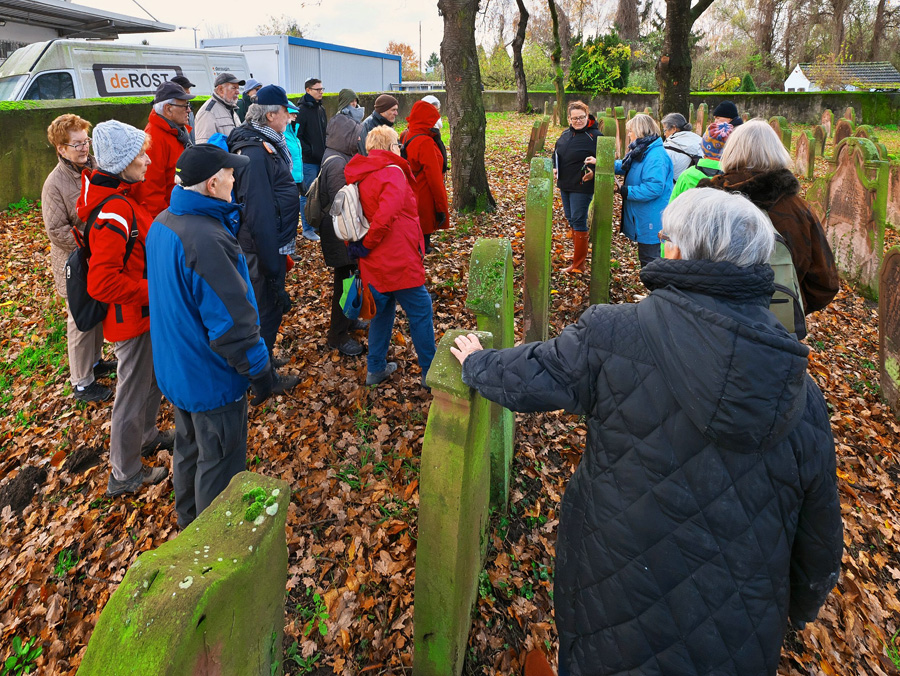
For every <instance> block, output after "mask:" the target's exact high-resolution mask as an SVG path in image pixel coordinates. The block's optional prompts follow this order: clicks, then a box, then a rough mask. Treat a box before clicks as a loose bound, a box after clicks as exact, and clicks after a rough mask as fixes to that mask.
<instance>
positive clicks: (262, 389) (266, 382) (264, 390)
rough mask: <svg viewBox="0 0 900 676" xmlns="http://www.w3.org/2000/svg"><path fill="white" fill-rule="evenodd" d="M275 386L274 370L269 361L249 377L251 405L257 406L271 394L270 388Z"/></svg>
mask: <svg viewBox="0 0 900 676" xmlns="http://www.w3.org/2000/svg"><path fill="white" fill-rule="evenodd" d="M274 386H275V370H274V369H273V368H272V365H271V363H270V364H267V365H266V368H265V369H263V370H262V372H260V373H258V374H257V375H255V376H253V377H252V378H250V391H251V392H252V393H253V398H252V399H251V400H250V405H251V406H259V405H260V404H261V403H263V402H264V401H265V400H266V399H268V398H269V397H270V396H272V388H273V387H274Z"/></svg>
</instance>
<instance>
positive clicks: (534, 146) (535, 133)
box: [525, 120, 541, 164]
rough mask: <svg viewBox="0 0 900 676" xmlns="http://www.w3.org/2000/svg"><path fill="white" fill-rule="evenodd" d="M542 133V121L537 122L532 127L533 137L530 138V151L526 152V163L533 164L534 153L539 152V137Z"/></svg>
mask: <svg viewBox="0 0 900 676" xmlns="http://www.w3.org/2000/svg"><path fill="white" fill-rule="evenodd" d="M540 133H541V121H540V120H535V121H534V124H533V125H531V136H530V137H529V138H528V149H527V150H526V151H525V163H526V164H528V163H529V162H531V158H532V157H534V153H535V151H536V150H537V143H538V136H539V135H540Z"/></svg>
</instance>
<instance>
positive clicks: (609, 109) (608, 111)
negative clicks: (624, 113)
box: [603, 106, 616, 119]
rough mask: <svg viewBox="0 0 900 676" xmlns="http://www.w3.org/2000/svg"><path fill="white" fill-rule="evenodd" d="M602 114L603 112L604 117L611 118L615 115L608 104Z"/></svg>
mask: <svg viewBox="0 0 900 676" xmlns="http://www.w3.org/2000/svg"><path fill="white" fill-rule="evenodd" d="M603 114H604V115H605V116H606V117H611V118H613V119H615V117H616V114H615V113H614V112H613V109H612V108H610V107H609V106H607V108H606V110H605V111H604V113H603Z"/></svg>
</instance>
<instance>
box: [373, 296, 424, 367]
mask: <svg viewBox="0 0 900 676" xmlns="http://www.w3.org/2000/svg"><path fill="white" fill-rule="evenodd" d="M369 289H370V290H371V291H372V298H374V299H375V316H374V317H373V318H372V322H371V323H370V324H369V355H368V357H367V358H366V363H367V365H368V368H369V373H380V372H381V371H384V369H385V368H387V351H388V346H389V345H390V343H391V334H392V333H393V332H394V315H395V313H396V310H397V303H398V302H399V303H400V307H402V308H403V311H404V312H405V313H406V316H407V318H408V319H409V332H410V334H411V335H412V341H413V345H414V346H415V348H416V356H417V357H418V358H419V367H420V368H421V369H422V376H425V375H426V374H427V373H428V369H429V368H431V362H432V361H434V352H435V344H434V322H433V320H432V308H431V296H430V295H429V294H428V291H427V290H426V289H425V285H424V284H423V285H422V286H416V287H413V288H411V289H400V290H399V291H389V292H388V293H380V292H378V291H376V290H375V287H373V286H372V285H371V284H370V285H369Z"/></svg>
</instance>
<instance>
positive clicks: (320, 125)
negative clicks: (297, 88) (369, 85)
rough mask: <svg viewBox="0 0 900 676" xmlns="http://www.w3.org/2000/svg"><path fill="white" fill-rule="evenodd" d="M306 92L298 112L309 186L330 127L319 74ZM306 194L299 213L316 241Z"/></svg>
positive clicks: (307, 235) (305, 182) (305, 232)
mask: <svg viewBox="0 0 900 676" xmlns="http://www.w3.org/2000/svg"><path fill="white" fill-rule="evenodd" d="M304 87H306V94H304V95H303V98H302V99H300V101H299V103H298V104H297V105H298V107H299V108H300V112H299V113H297V139H298V140H299V141H300V148H301V150H302V151H303V185H304V186H305V188H306V190H309V186H311V185H312V182H313V181H315V180H316V176H318V175H319V167H320V166H321V165H322V156H323V155H324V154H325V130H326V128H327V127H328V115H327V114H326V113H325V107H324V106H323V105H322V96H324V95H325V87H323V86H322V81H321V80H320V79H318V78H315V77H311V78H309V79H308V80H307V81H306V83H305V84H304ZM305 212H306V195H302V196H301V197H300V216H301V218H302V219H303V236H304V237H305V238H306V239H308V240H310V241H313V242H318V241H319V236H318V235H317V234H316V231H315V230H314V229H313V228H312V226H311V225H310V224H309V223H307V222H306V213H305Z"/></svg>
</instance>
